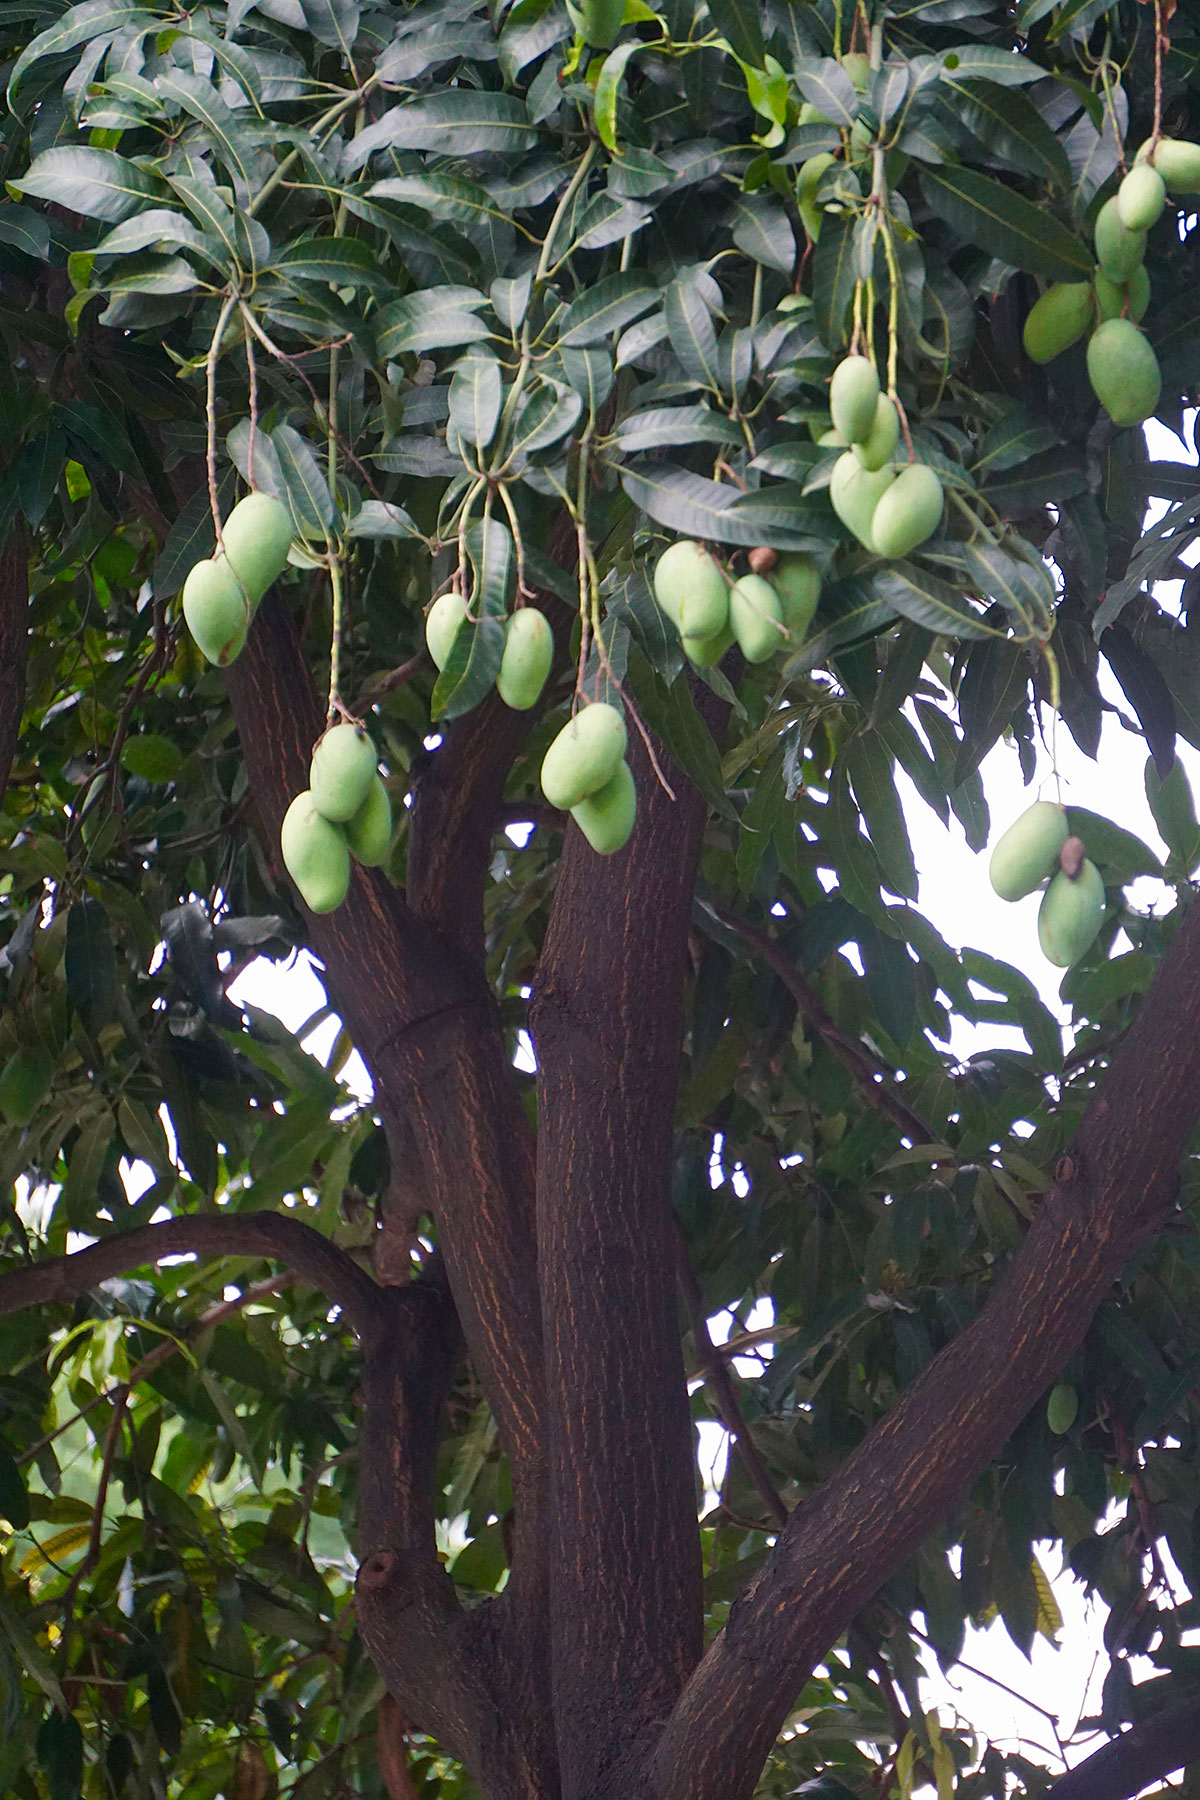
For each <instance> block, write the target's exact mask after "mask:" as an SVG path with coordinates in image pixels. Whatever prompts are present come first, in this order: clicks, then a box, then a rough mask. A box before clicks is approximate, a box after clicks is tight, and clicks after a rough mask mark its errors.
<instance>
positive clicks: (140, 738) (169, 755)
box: [121, 731, 183, 782]
mask: <svg viewBox="0 0 1200 1800" xmlns="http://www.w3.org/2000/svg"><path fill="white" fill-rule="evenodd" d="M121 767H122V768H123V769H126V770H127V771H128V772H129V774H130V775H137V776H140V778H141V779H142V780H143V781H156V782H165V781H174V779H175V777H176V776H177V775H178V773H179V771H180V769H181V768H182V767H183V752H182V750H180V748H179V745H178V744H177V743H175V741H174V739H172V738H169V737H163V736H162V735H161V733H158V732H153V731H143V732H138V733H137V734H136V735H134V736H132V737H127V738H126V739H125V743H124V745H123V747H122V750H121Z"/></svg>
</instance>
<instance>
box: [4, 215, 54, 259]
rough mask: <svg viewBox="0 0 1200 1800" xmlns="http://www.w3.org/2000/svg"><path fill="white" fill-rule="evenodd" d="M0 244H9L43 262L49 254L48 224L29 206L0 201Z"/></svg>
mask: <svg viewBox="0 0 1200 1800" xmlns="http://www.w3.org/2000/svg"><path fill="white" fill-rule="evenodd" d="M0 244H11V245H12V246H13V248H14V249H15V250H22V251H24V253H25V255H26V256H33V257H36V258H37V260H38V261H39V262H44V261H45V259H46V257H47V256H48V255H49V254H50V224H49V221H48V220H47V219H44V218H43V217H42V215H41V213H39V212H34V210H33V208H32V207H31V206H19V205H14V204H12V203H10V204H8V205H4V204H3V203H0Z"/></svg>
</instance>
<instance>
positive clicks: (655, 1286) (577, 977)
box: [531, 690, 718, 1800]
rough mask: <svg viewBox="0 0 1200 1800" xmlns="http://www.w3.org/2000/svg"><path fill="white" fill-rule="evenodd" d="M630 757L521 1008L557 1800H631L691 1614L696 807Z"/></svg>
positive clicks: (570, 855) (684, 1654) (697, 1613)
mask: <svg viewBox="0 0 1200 1800" xmlns="http://www.w3.org/2000/svg"><path fill="white" fill-rule="evenodd" d="M706 703H709V704H710V705H711V709H712V711H713V713H715V712H716V711H717V710H718V705H717V703H716V702H715V701H714V700H713V698H712V696H711V695H709V694H707V691H706V690H701V701H700V704H701V705H702V706H704V705H705V704H706ZM630 762H631V764H632V766H633V770H634V776H635V779H636V782H637V790H638V818H637V824H636V827H635V829H634V833H633V836H632V838H631V839H630V842H629V845H628V847H627V848H626V849H625V850H623V851H622V852H620V853H619V854H618V855H616V856H612V857H607V858H604V857H599V856H597V855H595V853H594V852H593V851H592V850H591V849H589V847H588V845H587V843H586V841H585V840H584V838H583V837H582V835H581V834H580V833H579V831H578V830H577V829H575V828H573V827H572V828H570V829H569V830H568V833H567V838H566V844H565V848H564V853H563V859H562V863H561V866H560V870H559V877H558V891H557V895H556V901H555V907H554V912H553V915H552V918H551V922H550V927H549V930H548V932H547V936H546V942H545V947H544V949H543V952H542V960H541V964H540V967H539V971H538V981H537V987H536V990H535V997H534V1004H533V1009H532V1015H531V1024H532V1028H533V1035H534V1040H535V1043H536V1047H537V1057H538V1069H539V1087H540V1093H539V1106H538V1117H539V1137H538V1258H539V1273H540V1280H541V1288H542V1310H543V1319H544V1332H545V1340H546V1366H547V1376H548V1380H547V1396H548V1397H547V1406H548V1410H549V1418H550V1442H551V1457H552V1471H553V1487H554V1502H555V1505H554V1535H553V1540H552V1558H551V1566H552V1571H553V1573H552V1584H553V1587H552V1613H551V1617H552V1630H553V1637H554V1646H555V1656H554V1690H555V1691H554V1706H555V1717H556V1720H557V1724H558V1738H559V1755H560V1759H561V1765H562V1790H563V1800H580V1796H583V1795H585V1794H591V1793H599V1792H605V1793H617V1792H621V1791H624V1790H626V1789H628V1788H629V1787H630V1786H631V1783H630V1782H629V1781H628V1779H627V1778H626V1771H628V1772H629V1773H632V1770H633V1767H634V1764H635V1761H636V1758H637V1755H638V1751H639V1748H642V1749H644V1744H645V1739H646V1736H647V1733H648V1732H649V1730H650V1729H651V1728H652V1727H653V1725H654V1724H656V1723H657V1721H659V1720H661V1719H662V1718H663V1717H664V1716H665V1715H666V1714H667V1712H668V1711H669V1709H670V1707H671V1706H672V1704H673V1703H674V1700H675V1697H676V1695H677V1694H678V1692H679V1689H680V1687H681V1685H682V1683H683V1681H684V1680H685V1679H686V1676H687V1674H688V1672H689V1670H690V1669H691V1667H692V1666H693V1664H694V1662H695V1659H696V1657H697V1656H698V1654H699V1649H700V1629H701V1619H702V1609H701V1596H700V1558H699V1538H698V1533H697V1529H696V1507H695V1493H694V1486H693V1481H694V1478H693V1472H692V1452H691V1421H690V1418H689V1413H688V1403H687V1391H686V1384H685V1381H684V1372H683V1367H682V1362H681V1357H680V1345H679V1328H678V1320H677V1314H676V1305H675V1292H674V1279H673V1277H674V1266H675V1254H674V1243H673V1224H672V1220H671V1216H670V1205H669V1200H670V1185H671V1182H670V1174H671V1151H672V1141H673V1136H672V1127H673V1115H674V1105H675V1094H676V1088H677V1084H678V1076H679V1055H680V1042H681V1036H682V1024H683V1005H682V1002H683V984H684V973H685V964H686V949H687V931H688V921H689V917H690V912H691V901H692V891H693V886H694V882H695V875H696V861H697V857H698V854H699V848H700V839H701V834H702V831H703V827H704V819H705V808H704V803H703V801H702V799H701V798H700V796H699V795H698V794H697V793H696V791H695V789H694V788H692V786H691V785H690V783H688V782H687V781H686V780H685V779H684V778H683V777H682V776H680V775H678V774H677V773H673V775H672V780H673V783H674V784H675V785H676V792H677V793H678V795H679V798H678V799H677V800H675V801H671V800H669V799H668V798H667V796H666V795H665V794H664V792H663V790H662V788H661V787H660V786H659V785H658V784H657V783H656V781H655V778H654V775H653V773H652V772H651V769H650V766H649V763H648V760H647V757H646V755H645V752H644V750H643V748H642V746H641V744H640V743H636V742H635V743H634V744H633V745H632V747H631V754H630ZM639 1740H640V1742H639Z"/></svg>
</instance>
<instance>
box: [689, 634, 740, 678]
mask: <svg viewBox="0 0 1200 1800" xmlns="http://www.w3.org/2000/svg"><path fill="white" fill-rule="evenodd" d="M681 642H682V644H683V654H684V655H685V656H686V657H687V659H688V661H689V662H690V663H691V664H692V665H693V667H694V668H697V669H712V668H715V667H716V665H717V663H719V662H720V660H721V658H722V657H723V656H724V654H725V652H726V651H727V650H728V649H729V646H730V645H731V644H732V643H733V626H732V625H726V627H725V629H724V631H718V632H717V635H716V636H715V637H710V638H694V637H685V638H683V639H682V640H681Z"/></svg>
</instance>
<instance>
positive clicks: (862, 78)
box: [842, 50, 871, 94]
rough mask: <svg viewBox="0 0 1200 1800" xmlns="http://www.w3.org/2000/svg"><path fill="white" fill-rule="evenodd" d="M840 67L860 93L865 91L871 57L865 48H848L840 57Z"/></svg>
mask: <svg viewBox="0 0 1200 1800" xmlns="http://www.w3.org/2000/svg"><path fill="white" fill-rule="evenodd" d="M842 67H843V69H845V71H846V73H847V75H848V76H849V77H850V79H851V81H852V82H853V83H854V86H855V89H856V90H857V92H858V93H860V94H865V93H866V91H867V83H868V81H870V79H871V59H870V57H869V56H868V55H867V53H866V51H865V50H848V51H847V52H846V54H845V56H843V58H842Z"/></svg>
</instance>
